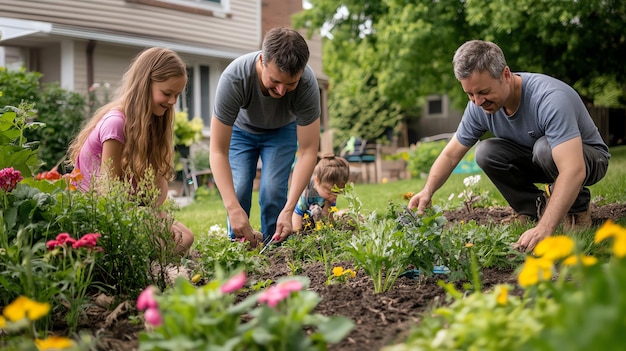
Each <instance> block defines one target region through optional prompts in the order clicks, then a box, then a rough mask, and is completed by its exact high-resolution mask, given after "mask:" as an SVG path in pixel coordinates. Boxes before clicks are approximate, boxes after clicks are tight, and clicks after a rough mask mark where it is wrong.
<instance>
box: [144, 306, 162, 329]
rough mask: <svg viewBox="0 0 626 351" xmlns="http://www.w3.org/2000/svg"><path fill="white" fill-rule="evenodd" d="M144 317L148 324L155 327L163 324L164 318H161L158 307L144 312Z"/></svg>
mask: <svg viewBox="0 0 626 351" xmlns="http://www.w3.org/2000/svg"><path fill="white" fill-rule="evenodd" d="M143 317H144V318H145V319H146V322H148V323H149V324H150V325H152V326H154V327H158V326H159V325H161V324H163V318H162V317H161V313H160V312H159V309H158V308H156V307H150V308H148V309H147V310H146V312H144V315H143Z"/></svg>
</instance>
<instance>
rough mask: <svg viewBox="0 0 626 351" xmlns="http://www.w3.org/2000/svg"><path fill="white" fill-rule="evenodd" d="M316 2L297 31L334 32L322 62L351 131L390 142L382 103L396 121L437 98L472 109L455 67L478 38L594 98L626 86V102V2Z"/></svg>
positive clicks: (335, 111) (517, 65) (298, 20)
mask: <svg viewBox="0 0 626 351" xmlns="http://www.w3.org/2000/svg"><path fill="white" fill-rule="evenodd" d="M310 3H311V8H310V9H307V10H305V11H303V12H301V13H299V14H296V15H295V16H294V26H295V27H296V28H307V29H308V30H309V31H322V30H324V31H323V32H322V34H326V35H327V37H326V38H325V39H324V56H323V65H324V71H325V73H326V74H327V75H328V76H329V79H330V87H331V89H330V90H329V105H330V110H331V114H330V115H331V117H332V118H339V119H342V120H341V121H338V122H334V123H336V125H341V126H343V127H349V128H352V129H350V130H349V132H351V133H355V132H359V131H360V129H356V128H357V127H358V128H362V127H363V126H369V128H368V133H371V134H372V135H375V136H376V137H378V136H380V135H382V133H383V132H384V130H385V129H386V128H387V127H388V125H385V126H383V125H379V124H380V123H381V122H382V121H381V120H380V119H378V118H375V116H373V115H372V111H371V110H372V109H371V107H372V106H374V105H376V106H377V113H378V114H382V115H383V116H387V117H385V118H388V116H395V117H394V118H391V119H392V120H394V121H395V122H396V123H397V121H399V120H401V119H402V118H404V114H405V111H407V110H409V109H414V108H415V106H416V105H419V103H420V98H421V97H424V96H426V95H429V94H441V93H446V94H448V95H449V96H450V98H451V101H452V102H453V103H454V105H455V107H457V108H460V109H461V108H463V106H464V105H465V104H466V103H467V97H466V96H465V94H464V93H463V91H462V89H461V87H460V84H459V83H458V81H456V79H455V78H454V74H453V71H452V63H451V62H452V56H453V55H454V51H455V50H456V48H457V47H458V46H459V45H460V44H462V43H463V42H465V41H467V40H471V39H483V40H490V41H494V42H495V43H497V44H498V45H499V46H500V47H502V50H503V51H504V53H505V55H506V57H507V61H508V64H509V66H510V67H511V69H512V70H513V71H532V72H543V73H546V74H549V75H552V76H555V77H557V78H559V79H562V80H564V81H565V82H567V83H569V84H572V85H575V86H576V87H577V88H578V89H579V91H580V92H581V93H583V94H585V95H587V96H585V97H586V99H587V100H588V101H593V100H594V98H596V97H597V96H598V95H599V94H603V93H604V92H605V88H606V87H613V90H614V89H615V88H614V87H616V86H617V87H621V91H620V94H619V95H620V97H621V103H622V104H626V101H624V96H626V93H625V91H626V65H624V64H623V63H622V57H625V56H626V1H623V0H585V1H580V0H562V1H551V0H518V1H508V0H387V1H384V0H372V1H363V0H361V1H359V0H344V1H341V0H310ZM326 32H327V33H326ZM375 102H376V103H375ZM343 119H347V121H346V120H343ZM385 122H389V120H385ZM374 130H376V131H374ZM362 137H365V138H371V136H370V137H368V136H365V135H362Z"/></svg>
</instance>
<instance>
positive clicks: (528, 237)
mask: <svg viewBox="0 0 626 351" xmlns="http://www.w3.org/2000/svg"><path fill="white" fill-rule="evenodd" d="M550 235H551V233H550V232H548V231H545V230H543V229H541V228H540V227H534V228H530V229H528V230H527V231H525V232H524V233H523V234H522V235H521V236H520V237H519V239H518V240H517V242H516V243H515V244H513V248H514V249H515V250H517V251H519V252H531V251H532V250H533V249H534V248H535V246H537V244H538V243H539V242H540V241H541V240H543V239H545V238H547V237H549V236H550Z"/></svg>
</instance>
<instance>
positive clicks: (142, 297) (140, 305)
mask: <svg viewBox="0 0 626 351" xmlns="http://www.w3.org/2000/svg"><path fill="white" fill-rule="evenodd" d="M157 307H158V305H157V302H156V300H155V299H154V287H153V286H149V287H147V288H145V289H144V290H143V291H142V292H141V294H139V297H138V298H137V309H138V310H140V311H143V310H146V309H150V308H157Z"/></svg>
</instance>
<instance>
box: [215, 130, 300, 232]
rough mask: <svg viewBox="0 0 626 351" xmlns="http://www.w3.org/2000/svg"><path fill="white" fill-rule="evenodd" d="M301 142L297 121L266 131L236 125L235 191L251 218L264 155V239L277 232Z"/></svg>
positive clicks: (261, 197) (233, 152)
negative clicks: (299, 140) (279, 216)
mask: <svg viewBox="0 0 626 351" xmlns="http://www.w3.org/2000/svg"><path fill="white" fill-rule="evenodd" d="M297 144H298V137H297V133H296V122H293V123H290V124H288V125H286V126H284V127H282V128H279V129H275V130H271V131H269V132H266V133H263V134H252V133H248V132H246V131H244V130H242V129H240V128H238V127H236V126H233V134H232V137H231V140H230V150H229V156H228V157H229V161H230V167H231V169H232V173H233V183H234V186H235V193H236V194H237V199H238V200H239V204H240V205H241V207H242V208H243V209H244V211H246V213H247V214H248V218H249V217H250V207H251V205H252V187H253V184H254V178H255V177H256V170H257V163H258V161H259V157H260V158H261V163H262V166H261V183H260V187H259V205H260V208H261V232H262V233H263V239H264V240H266V239H267V238H268V237H270V236H272V235H274V232H276V221H277V219H278V215H279V214H280V211H282V209H283V208H284V207H285V203H286V202H287V192H288V183H289V176H290V175H291V166H292V164H293V160H294V158H295V156H296V149H297ZM227 225H228V235H229V236H230V237H231V238H235V235H234V234H233V232H232V230H231V228H230V223H229V222H228V223H227Z"/></svg>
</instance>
